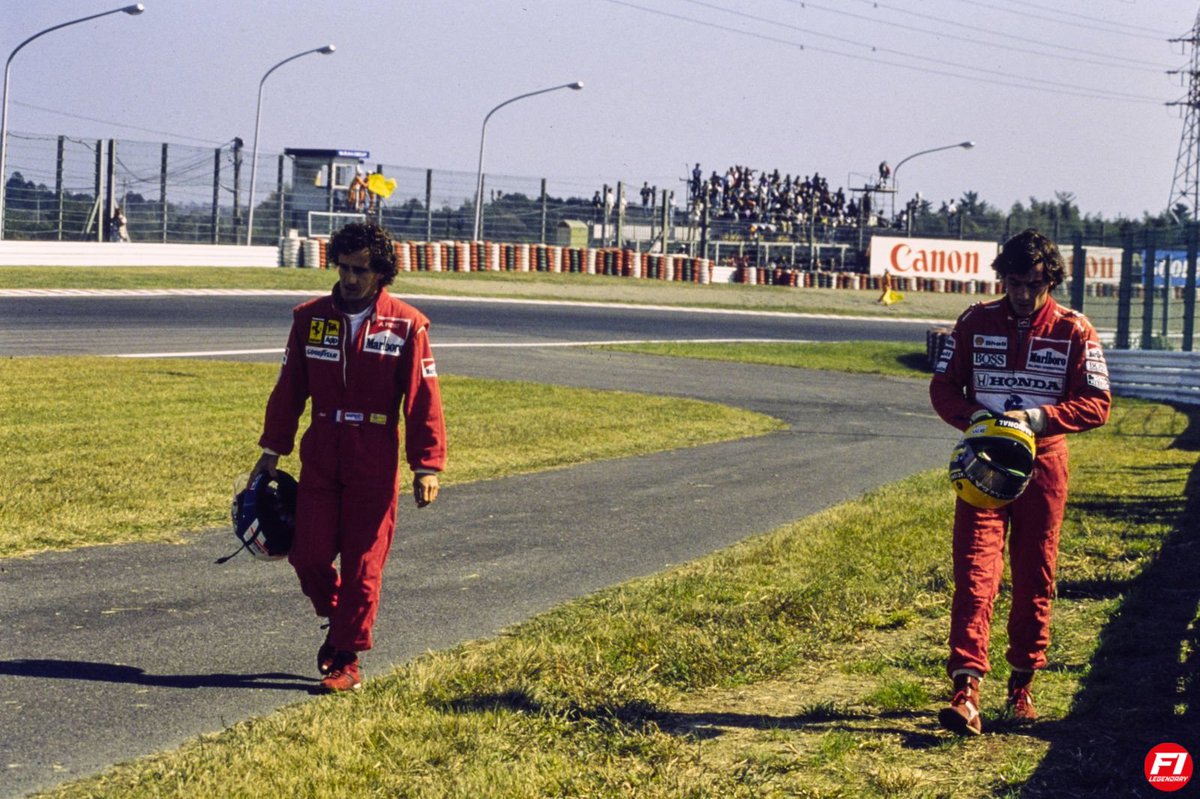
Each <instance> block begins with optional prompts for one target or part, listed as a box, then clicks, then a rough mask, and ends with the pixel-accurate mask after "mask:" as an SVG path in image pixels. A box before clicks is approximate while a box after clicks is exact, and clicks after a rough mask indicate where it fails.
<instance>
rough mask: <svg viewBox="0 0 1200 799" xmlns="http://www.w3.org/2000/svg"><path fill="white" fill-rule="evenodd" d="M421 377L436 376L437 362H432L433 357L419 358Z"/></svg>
mask: <svg viewBox="0 0 1200 799" xmlns="http://www.w3.org/2000/svg"><path fill="white" fill-rule="evenodd" d="M421 377H426V378H429V377H437V364H436V363H434V361H433V358H422V359H421Z"/></svg>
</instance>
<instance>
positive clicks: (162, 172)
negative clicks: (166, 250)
mask: <svg viewBox="0 0 1200 799" xmlns="http://www.w3.org/2000/svg"><path fill="white" fill-rule="evenodd" d="M158 204H159V207H160V209H161V211H160V213H159V217H160V222H161V224H162V243H163V244H166V243H167V143H166V142H163V146H162V157H161V159H160V164H159V168H158Z"/></svg>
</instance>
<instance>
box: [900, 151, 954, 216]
mask: <svg viewBox="0 0 1200 799" xmlns="http://www.w3.org/2000/svg"><path fill="white" fill-rule="evenodd" d="M974 146H975V142H973V141H960V142H959V143H958V144H946V145H943V146H941V147H932V148H930V149H928V150H921V151H920V152H919V153H913V154H912V155H908V156H905V157H904V158H901V159H900V163H898V164H896V167H895V169H893V170H892V189H893V191H892V217H893V218H895V216H896V191H898V190H899V189H900V181H899V180H898V178H899V176H900V167H902V166H904V164H905V163H907V162H908V161H911V160H913V159H914V158H916V157H917V156H918V155H929V154H930V153H940V152H941V151H942V150H956V149H958V148H960V147H961V148H962V149H964V150H970V149H971V148H972V147H974Z"/></svg>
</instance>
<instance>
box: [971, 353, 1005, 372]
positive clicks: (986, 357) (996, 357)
mask: <svg viewBox="0 0 1200 799" xmlns="http://www.w3.org/2000/svg"><path fill="white" fill-rule="evenodd" d="M974 361H975V365H976V366H989V367H991V368H993V369H1003V368H1004V367H1006V366H1008V355H1006V354H1005V353H1003V352H977V353H975V356H974Z"/></svg>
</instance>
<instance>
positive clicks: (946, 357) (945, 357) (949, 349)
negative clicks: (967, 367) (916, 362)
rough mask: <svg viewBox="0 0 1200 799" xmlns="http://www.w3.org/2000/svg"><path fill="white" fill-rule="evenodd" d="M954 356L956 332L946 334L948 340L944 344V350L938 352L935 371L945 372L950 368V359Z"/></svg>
mask: <svg viewBox="0 0 1200 799" xmlns="http://www.w3.org/2000/svg"><path fill="white" fill-rule="evenodd" d="M953 357H954V334H953V333H951V334H950V335H948V336H946V341H945V343H944V344H942V351H941V352H940V353H938V360H937V363H936V364H934V366H933V371H934V372H936V373H938V374H945V373H946V370H947V369H949V368H950V359H951V358H953Z"/></svg>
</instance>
